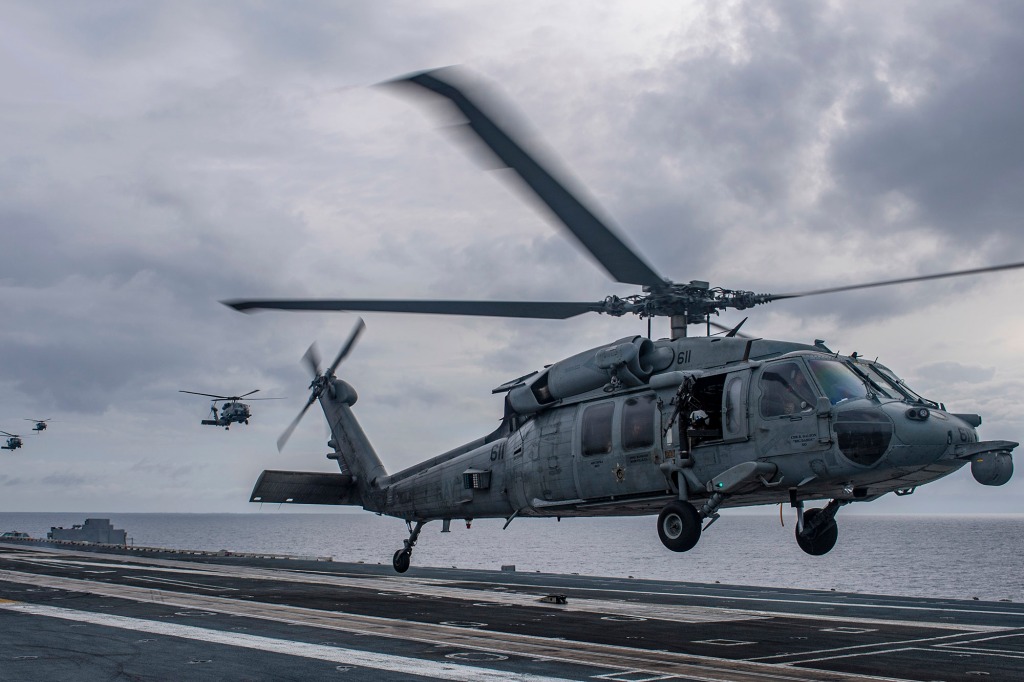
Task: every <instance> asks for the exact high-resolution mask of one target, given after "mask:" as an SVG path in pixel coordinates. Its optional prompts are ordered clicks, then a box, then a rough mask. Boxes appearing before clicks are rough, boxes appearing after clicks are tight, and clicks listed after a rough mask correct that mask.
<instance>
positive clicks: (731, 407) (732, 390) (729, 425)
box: [723, 376, 746, 437]
mask: <svg viewBox="0 0 1024 682" xmlns="http://www.w3.org/2000/svg"><path fill="white" fill-rule="evenodd" d="M723 408H724V409H723V412H724V414H725V424H724V427H725V428H724V429H723V430H724V432H725V435H726V436H727V437H734V436H745V435H746V406H745V405H744V404H743V377H742V376H733V377H731V378H730V379H729V381H728V382H727V384H726V389H725V405H724V406H723Z"/></svg>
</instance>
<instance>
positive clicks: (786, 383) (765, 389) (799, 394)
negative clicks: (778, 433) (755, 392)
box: [761, 362, 817, 417]
mask: <svg viewBox="0 0 1024 682" xmlns="http://www.w3.org/2000/svg"><path fill="white" fill-rule="evenodd" d="M816 400H817V398H816V396H815V393H814V391H813V390H812V389H811V385H810V382H809V381H808V380H807V375H806V374H805V373H804V370H803V367H801V365H800V364H799V363H797V362H779V363H776V364H773V365H769V366H767V367H765V369H764V372H762V373H761V414H762V415H764V416H765V417H782V416H785V415H791V414H801V413H804V412H810V411H811V410H812V409H813V406H814V403H815V401H816Z"/></svg>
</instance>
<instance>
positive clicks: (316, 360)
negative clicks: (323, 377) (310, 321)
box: [236, 309, 320, 376]
mask: <svg viewBox="0 0 1024 682" xmlns="http://www.w3.org/2000/svg"><path fill="white" fill-rule="evenodd" d="M236 310H237V309H236ZM302 361H303V362H305V363H306V365H308V366H309V370H310V373H311V374H312V375H313V376H320V351H319V349H317V347H316V341H314V342H313V343H311V344H309V348H307V349H306V352H305V354H303V356H302Z"/></svg>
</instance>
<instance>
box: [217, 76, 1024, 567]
mask: <svg viewBox="0 0 1024 682" xmlns="http://www.w3.org/2000/svg"><path fill="white" fill-rule="evenodd" d="M395 82H396V83H398V84H401V85H404V86H408V87H412V88H416V89H419V90H425V91H428V92H430V93H433V94H435V95H438V96H440V97H441V98H443V99H444V100H446V101H447V103H448V104H449V105H451V106H454V108H455V109H457V110H458V111H459V112H460V113H461V115H462V116H463V117H464V119H465V124H464V125H466V126H467V127H468V128H469V129H470V130H471V131H472V133H473V134H474V135H475V136H476V138H478V139H479V140H480V141H482V142H483V143H484V144H485V145H486V146H487V148H489V149H490V151H491V152H493V154H494V155H495V156H496V157H497V158H498V160H500V162H501V165H503V166H504V167H507V168H510V169H511V170H512V171H513V172H514V173H515V174H516V175H517V176H518V177H519V179H520V180H521V181H522V182H523V183H524V184H525V185H526V187H528V188H529V189H530V190H531V191H532V192H533V194H535V195H536V196H537V197H538V198H539V199H540V200H541V201H542V202H543V203H544V204H545V205H546V206H547V208H549V209H550V211H551V212H552V213H553V214H554V215H555V216H556V217H557V219H558V221H559V222H560V224H561V226H562V227H564V228H565V229H566V230H567V231H568V232H569V233H570V234H571V235H573V236H574V237H575V239H576V240H577V241H578V242H579V243H580V244H581V245H582V247H583V248H584V249H585V250H587V251H589V252H590V254H591V255H592V256H593V257H594V259H595V260H596V261H597V262H598V263H599V264H600V265H601V266H603V267H604V269H605V270H606V271H607V272H608V274H609V275H610V276H611V277H612V278H613V279H614V280H616V281H618V282H621V283H627V284H634V285H639V286H640V287H642V293H639V294H636V295H632V296H626V297H622V298H620V297H618V296H607V297H605V298H604V299H603V300H600V301H596V302H550V301H545V302H536V301H534V302H526V301H450V300H368V299H344V300H293V299H263V300H252V299H245V300H241V299H240V300H230V301H223V303H224V304H225V305H227V306H229V307H231V308H234V309H235V310H239V311H243V312H248V311H256V310H267V309H272V310H291V311H295V310H300V311H382V312H409V313H427V314H448V315H453V314H454V315H475V316H491V317H517V318H542V319H567V318H571V317H574V316H576V315H581V314H584V313H589V312H597V313H603V314H606V315H611V316H621V315H625V314H627V313H629V314H634V315H637V316H638V317H639V318H641V319H647V321H648V328H650V327H649V325H650V320H651V319H652V318H654V317H667V318H669V321H670V329H671V333H670V336H669V337H668V338H661V339H657V340H653V339H651V338H650V333H648V335H647V336H646V337H645V336H642V335H634V336H627V337H624V338H621V339H618V340H615V341H612V342H609V343H606V344H603V345H601V346H598V347H595V348H591V349H588V350H584V351H582V352H580V353H577V354H576V355H573V356H571V357H569V358H566V359H563V360H561V361H558V362H555V363H553V364H550V365H546V366H544V367H543V368H542V369H538V370H535V371H533V372H530V373H528V374H525V375H523V376H521V377H518V378H515V379H512V380H511V381H508V382H506V383H504V384H502V385H500V386H498V387H496V388H495V389H494V390H493V393H495V394H504V414H503V417H502V420H501V423H500V425H499V426H498V428H497V429H495V430H494V431H492V432H491V433H489V434H487V435H485V436H483V437H481V438H478V439H477V440H474V441H472V442H470V443H466V444H465V445H463V446H461V447H458V448H455V449H453V450H450V451H448V452H445V453H442V454H440V455H437V456H435V457H432V458H430V459H427V460H425V461H423V462H420V463H419V464H415V465H413V466H411V467H409V468H406V469H404V470H402V471H399V472H397V473H394V474H389V473H388V472H387V470H386V468H385V467H384V464H383V463H382V461H381V459H380V458H379V456H378V455H377V453H376V451H375V450H374V448H373V446H372V445H371V443H370V441H369V439H368V437H367V436H366V434H365V433H364V432H363V430H362V428H361V427H360V425H359V423H358V421H357V419H356V417H355V415H354V413H353V411H352V407H353V405H354V404H355V403H356V400H357V397H358V396H357V393H356V391H355V389H354V388H353V387H352V386H351V385H350V384H348V383H347V382H345V381H344V380H342V379H339V378H338V377H337V376H336V370H337V368H338V367H339V365H340V363H341V361H342V360H343V359H344V358H345V357H346V356H347V355H348V354H349V353H350V352H351V350H352V348H353V346H354V344H355V342H356V340H357V338H358V336H359V335H360V333H361V332H362V330H363V329H364V324H363V322H362V320H361V319H360V320H359V322H358V324H357V325H356V327H355V329H354V330H353V331H352V333H351V335H350V336H349V338H348V340H347V341H346V342H345V344H344V345H343V346H342V348H341V350H340V352H339V353H338V355H337V357H336V358H335V359H334V361H333V362H332V363H331V365H330V366H329V367H328V368H327V369H326V370H322V369H321V368H320V362H319V357H318V356H317V354H316V353H315V350H314V348H313V347H311V348H310V350H309V351H307V353H306V356H305V358H304V360H305V362H306V364H307V365H308V367H309V369H310V370H311V372H312V375H313V379H312V382H311V384H310V386H309V388H310V389H311V393H310V396H309V399H308V400H307V402H306V404H305V406H304V407H303V408H302V409H301V410H300V412H299V414H298V416H296V418H295V419H294V420H293V421H292V422H291V424H290V425H289V426H288V427H287V429H286V430H285V431H284V433H283V434H282V435H281V437H280V438H279V439H278V449H279V450H280V449H282V448H283V447H284V444H285V443H286V442H287V440H288V438H289V437H290V436H291V434H292V432H293V431H294V429H295V428H296V426H297V425H298V423H299V421H300V420H301V419H302V417H303V416H304V415H305V413H306V411H307V410H308V409H309V407H310V406H312V404H313V403H314V402H317V401H319V403H320V406H321V408H322V409H323V412H324V415H325V416H326V418H327V421H328V423H329V426H330V429H331V434H332V437H331V440H330V441H329V442H328V446H329V447H330V448H331V449H332V452H331V454H328V455H327V457H328V458H329V459H334V460H336V462H337V464H338V466H339V469H340V473H333V474H332V473H313V472H300V471H276V470H267V471H264V472H263V473H262V474H261V475H260V477H259V479H258V480H257V482H256V484H255V486H254V488H253V491H252V494H251V496H250V501H251V502H276V503H283V502H287V503H294V504H334V505H358V506H362V507H363V508H364V509H366V510H368V511H372V512H375V513H378V514H383V515H388V516H392V517H397V518H399V519H402V520H404V521H405V523H406V527H407V529H408V532H409V535H408V538H407V539H406V540H404V542H403V546H402V547H401V548H399V549H398V550H397V551H395V553H394V556H393V558H392V564H393V567H394V569H395V570H396V571H398V572H399V573H402V572H405V571H406V570H408V568H409V566H410V563H411V556H412V552H413V548H414V547H415V546H416V543H417V541H418V538H419V535H420V532H421V530H422V528H423V526H424V524H426V523H428V522H430V521H435V520H436V521H440V522H441V524H442V528H441V532H448V531H449V530H450V524H451V521H452V520H453V519H456V520H457V519H464V520H465V521H466V522H467V524H469V522H471V521H472V520H473V519H475V518H503V519H505V527H506V528H507V527H508V525H509V524H510V523H512V521H513V520H515V519H517V518H520V517H557V518H561V517H589V516H619V515H657V523H656V524H655V528H656V530H657V533H658V536H659V538H660V540H661V542H662V544H663V545H664V546H665V547H666V548H667V549H668V550H671V551H674V552H686V551H689V550H691V549H693V548H694V547H696V546H697V544H698V542H699V540H700V538H701V534H702V533H703V532H706V531H707V530H708V528H709V527H710V526H711V525H712V524H713V523H714V522H715V521H717V520H718V519H719V518H720V517H721V513H722V511H723V510H726V509H730V508H735V507H746V506H753V505H769V504H772V505H774V504H779V505H784V504H788V505H789V506H790V507H791V508H792V509H794V510H795V514H796V528H795V539H796V543H797V544H798V546H799V547H800V548H801V549H802V550H803V551H804V552H806V553H807V554H809V555H812V556H820V555H823V554H826V553H828V552H829V551H830V550H831V549H832V548H833V547H834V546H835V544H836V542H837V539H838V524H837V522H836V516H837V512H838V511H839V510H840V508H842V507H844V506H846V505H849V504H858V503H866V502H870V501H873V500H877V499H878V498H880V497H882V496H884V495H887V494H889V493H892V494H894V495H897V496H906V495H910V494H912V493H914V492H915V491H916V490H917V488H918V487H920V486H922V485H925V484H927V483H929V482H932V481H935V480H937V479H939V478H942V477H944V476H947V475H949V474H952V473H953V472H955V471H957V470H958V469H960V468H961V467H964V466H966V465H967V464H968V463H969V464H970V468H971V472H972V475H973V477H974V478H975V480H976V481H977V482H978V483H980V484H982V485H985V486H999V485H1003V484H1005V483H1006V482H1007V481H1009V480H1010V478H1011V477H1012V475H1013V458H1012V452H1013V450H1014V449H1015V448H1016V447H1017V446H1018V443H1016V442H1011V441H1004V440H992V441H985V440H982V439H981V437H980V436H979V434H978V431H977V429H978V427H979V426H980V425H981V421H982V419H981V417H980V416H979V415H977V414H967V413H957V412H953V411H951V410H948V409H947V408H946V406H945V405H944V404H942V403H940V402H936V401H934V400H929V399H927V398H924V397H922V396H921V395H919V394H918V393H916V392H915V391H914V390H912V389H911V388H910V387H909V386H908V385H907V383H906V382H905V381H904V380H902V379H901V378H900V377H899V376H898V375H897V374H896V373H895V372H894V371H892V370H891V369H889V368H888V367H887V366H885V365H883V364H882V363H880V362H878V361H877V360H873V361H869V360H867V359H865V358H864V357H862V356H859V355H857V354H852V355H849V356H840V355H839V354H838V353H837V352H834V351H832V350H831V349H830V348H829V347H828V346H826V345H825V343H824V341H821V340H817V339H816V340H814V341H813V342H812V343H798V342H792V341H781V340H770V339H763V338H755V337H750V336H746V335H744V334H742V333H740V327H742V325H743V323H744V322H745V321H746V320H745V319H744V321H743V322H740V323H739V324H738V325H735V326H734V327H724V326H722V325H719V324H718V323H716V322H714V321H713V320H712V319H711V318H712V316H715V315H718V313H719V312H720V311H723V310H727V309H737V310H744V309H748V308H752V307H754V306H758V305H763V304H767V303H770V302H774V301H780V300H786V299H792V298H798V297H803V296H812V295H821V294H829V293H834V292H839V291H849V290H854V289H864V288H872V287H880V286H889V285H895V284H901V283H908V282H918V281H925V280H933V279H940V278H947V277H958V276H966V275H974V274H981V273H987V272H994V271H1000V270H1009V269H1014V268H1021V267H1024V263H1013V264H1007V265H997V266H991V267H985V268H977V269H973V270H961V271H955V272H946V273H940V274H933V275H924V276H916V277H906V278H901V279H894V280H888V281H881V282H871V283H865V284H857V285H846V286H838V287H832V288H828V289H819V290H813V291H802V292H793V293H783V294H769V293H755V292H752V291H742V290H733V289H726V288H722V287H712V286H711V285H710V283H709V282H705V281H700V280H691V281H689V282H688V283H676V282H673V281H671V280H668V279H666V278H664V277H662V276H661V275H660V274H659V273H657V272H656V271H654V270H653V269H652V268H651V266H650V265H649V264H648V263H647V262H646V261H645V260H644V259H643V258H641V257H640V256H639V255H638V254H637V253H636V252H635V251H634V250H632V249H630V248H629V247H628V246H627V245H626V244H625V243H624V242H623V241H622V240H621V239H620V238H619V236H618V235H617V234H616V232H615V231H614V230H613V229H612V228H611V227H609V226H608V225H607V224H606V223H605V222H603V221H602V220H601V219H599V218H598V217H597V216H596V215H595V214H594V212H592V211H591V209H589V208H588V207H587V206H586V205H584V204H583V202H582V201H580V200H579V199H578V198H577V197H576V196H575V195H574V194H573V193H572V192H570V190H568V189H567V188H566V185H565V183H564V182H562V181H561V180H559V179H557V178H556V177H555V176H554V175H553V174H552V172H551V171H550V170H549V169H548V168H546V167H544V166H543V165H542V164H541V163H540V162H539V161H537V159H536V158H535V156H534V155H533V154H531V153H530V152H529V151H527V149H526V148H525V147H524V146H523V145H522V144H521V143H520V142H519V141H517V140H516V139H515V138H514V137H513V136H512V135H511V134H510V133H509V132H508V131H507V130H506V129H504V128H503V127H502V126H500V125H499V124H498V123H496V122H495V119H494V118H493V117H492V116H491V115H490V114H489V113H488V112H487V111H486V110H485V108H484V106H483V104H482V101H483V98H482V95H483V91H481V90H480V89H479V88H478V86H477V85H475V84H473V83H470V82H466V81H464V80H463V79H461V78H460V77H459V75H458V74H457V73H453V72H451V71H449V70H435V71H426V72H421V73H417V74H413V75H410V76H406V77H404V78H401V79H399V80H398V81H395ZM690 325H701V326H703V327H705V328H706V330H707V335H706V336H688V334H687V329H688V326H690ZM712 327H715V328H717V329H721V330H722V332H720V333H718V334H714V335H713V334H712V333H711V328H712ZM814 501H820V502H824V504H823V505H822V506H818V507H813V508H805V503H808V502H814ZM780 508H781V507H780Z"/></svg>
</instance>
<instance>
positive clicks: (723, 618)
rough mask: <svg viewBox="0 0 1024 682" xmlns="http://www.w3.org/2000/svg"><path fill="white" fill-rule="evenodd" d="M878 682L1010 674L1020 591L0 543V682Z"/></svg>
mask: <svg viewBox="0 0 1024 682" xmlns="http://www.w3.org/2000/svg"><path fill="white" fill-rule="evenodd" d="M414 560H415V557H414ZM547 595H565V596H566V597H567V603H566V604H551V603H545V602H543V601H541V599H542V598H543V597H545V596H547ZM879 678H882V679H898V680H947V681H952V680H973V681H977V680H986V681H987V682H996V681H997V680H1006V681H1010V680H1013V681H1019V680H1021V679H1024V605H1020V604H1015V603H1008V602H982V601H957V600H950V599H923V598H903V597H880V596H871V595H864V594H844V593H839V592H820V591H809V590H791V589H774V588H763V587H741V586H735V585H717V584H698V583H687V582H664V581H651V580H629V579H619V578H596V577H587V576H576V575H552V574H540V573H521V572H520V573H515V572H505V571H479V570H456V569H438V568H423V567H417V566H415V565H414V566H413V568H411V569H410V570H409V572H408V573H406V574H404V575H397V574H395V573H394V572H393V571H392V569H391V567H390V566H383V565H364V564H346V563H338V562H330V561H313V560H308V561H307V560H292V559H271V558H260V557H252V556H245V557H238V556H218V555H217V554H206V555H188V554H179V553H173V552H170V551H166V552H165V551H147V552H141V551H137V550H113V549H111V548H109V547H104V548H90V549H86V548H85V547H79V546H73V547H69V546H66V545H64V546H61V545H56V544H53V543H47V542H39V541H33V542H24V541H11V542H0V680H5V681H6V680H18V681H23V680H24V681H32V680H40V681H43V680H45V681H47V682H49V681H50V680H58V679H74V680H100V679H102V680H185V679H187V680H375V681H376V680H418V679H442V680H471V681H474V682H475V681H476V680H484V681H494V682H499V681H505V680H508V681H509V682H511V681H512V680H516V681H519V680H523V681H525V682H547V681H552V682H553V681H555V680H611V681H619V682H642V681H654V680H716V681H717V680H742V681H745V680H751V681H754V680H757V681H759V682H770V681H783V680H864V679H879Z"/></svg>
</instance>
